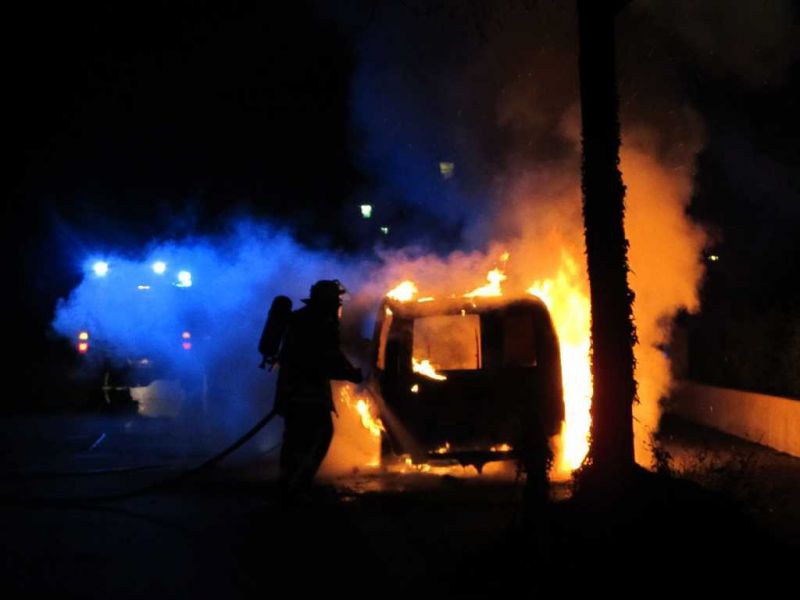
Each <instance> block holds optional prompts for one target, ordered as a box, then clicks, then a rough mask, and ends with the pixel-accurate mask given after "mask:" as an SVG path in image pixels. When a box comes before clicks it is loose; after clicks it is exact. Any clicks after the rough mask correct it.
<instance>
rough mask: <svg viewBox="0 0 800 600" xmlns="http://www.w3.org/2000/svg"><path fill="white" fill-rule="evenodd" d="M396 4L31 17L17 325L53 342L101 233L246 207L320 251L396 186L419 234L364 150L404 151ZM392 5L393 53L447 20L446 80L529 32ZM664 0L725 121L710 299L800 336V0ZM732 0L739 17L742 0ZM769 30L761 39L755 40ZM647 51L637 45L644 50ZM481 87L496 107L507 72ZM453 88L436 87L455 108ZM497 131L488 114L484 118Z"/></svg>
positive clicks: (21, 58)
mask: <svg viewBox="0 0 800 600" xmlns="http://www.w3.org/2000/svg"><path fill="white" fill-rule="evenodd" d="M377 4H380V3H372V2H367V1H363V2H359V1H355V0H354V1H352V2H346V3H335V4H333V5H327V4H326V3H312V2H290V3H283V4H282V5H279V6H276V5H275V4H274V3H267V2H249V1H242V2H210V1H194V2H189V1H173V2H145V3H141V2H137V3H133V2H93V1H90V2H79V3H60V4H56V5H52V4H50V3H36V2H29V3H24V4H20V5H17V6H15V7H14V8H12V9H10V12H7V13H6V16H5V21H6V25H7V28H8V30H9V32H10V33H9V35H8V36H7V40H6V43H7V44H8V50H7V51H6V58H7V66H6V68H5V70H4V75H5V77H4V79H5V85H4V88H5V90H6V94H5V95H6V99H7V100H9V99H10V108H8V109H7V112H6V115H7V124H6V129H5V138H6V140H7V147H8V148H9V149H10V154H11V169H9V170H8V171H7V172H8V173H9V177H8V179H7V180H6V181H7V190H6V201H5V207H6V208H5V211H6V215H5V219H4V225H5V235H4V239H5V241H6V244H7V249H6V256H7V259H6V261H7V262H6V264H7V271H8V272H9V275H10V278H9V280H8V281H9V283H8V284H7V285H8V289H7V296H6V299H7V302H9V303H10V306H9V308H10V310H11V311H12V314H18V315H19V316H20V318H18V319H17V318H15V319H14V321H13V326H12V330H13V333H12V336H13V338H14V339H16V340H17V343H19V344H20V345H21V346H28V345H30V346H31V348H36V347H38V346H37V343H38V342H40V341H41V340H42V339H44V336H45V332H46V325H45V324H46V323H47V322H48V320H49V318H50V315H51V312H52V308H53V305H54V302H55V299H56V298H57V297H59V296H62V295H64V294H65V293H66V292H68V291H69V289H70V288H71V287H72V286H74V285H75V284H76V283H77V281H78V280H79V278H80V270H79V268H78V267H77V266H76V265H75V263H74V261H73V260H72V258H71V257H72V254H73V250H74V246H73V245H74V244H83V243H85V241H86V239H87V232H90V236H91V237H92V242H93V243H94V244H95V245H97V246H99V247H102V246H104V245H105V246H111V245H114V246H115V247H117V248H119V247H126V248H130V249H131V250H134V249H135V248H137V247H139V246H141V245H142V244H144V243H145V242H147V241H148V240H150V239H151V238H153V237H155V236H164V237H178V236H181V235H185V234H188V233H196V232H209V231H214V230H215V228H217V227H219V226H220V223H221V222H222V221H224V219H225V218H226V217H228V216H231V215H235V214H237V213H244V214H248V215H252V216H257V217H263V218H268V219H270V220H273V221H275V222H278V223H281V224H286V225H287V226H289V227H290V228H292V230H293V231H294V233H295V235H296V237H297V238H298V239H299V240H300V241H301V242H303V243H305V244H308V245H310V246H312V247H314V246H320V247H335V248H343V249H346V250H350V251H355V250H359V249H363V247H360V246H363V240H362V239H359V237H358V236H356V235H355V233H357V232H354V231H353V229H352V227H351V226H350V223H351V221H352V217H353V214H354V211H356V210H357V206H358V204H359V202H361V201H362V200H363V199H364V198H367V197H370V194H372V193H374V192H375V191H376V190H377V191H378V192H379V195H381V197H384V198H388V199H389V203H390V204H396V205H397V208H396V209H393V210H395V212H394V213H393V215H394V217H393V218H395V220H396V221H397V224H398V227H400V226H401V222H402V219H403V215H404V214H405V213H404V210H407V206H408V203H406V202H405V199H404V198H403V196H413V193H411V192H410V191H409V190H408V189H407V188H405V187H403V185H402V184H397V182H398V181H402V180H403V177H405V175H404V176H403V177H400V178H397V179H392V177H385V178H383V179H381V177H379V176H378V175H377V173H378V172H379V171H380V169H377V170H376V169H374V168H372V166H371V163H370V161H369V160H365V154H367V151H366V150H365V149H371V150H369V152H371V156H390V154H387V153H386V152H384V154H380V153H381V151H382V148H381V146H380V144H378V145H376V144H375V143H374V138H373V141H372V142H370V138H369V136H368V135H366V134H365V131H364V128H365V125H364V124H365V123H371V122H372V121H370V118H372V117H373V116H374V114H378V112H376V111H374V110H373V112H372V113H369V114H368V116H367V117H364V118H360V117H359V115H363V114H365V112H366V111H364V110H362V108H363V107H362V104H359V103H360V102H361V100H360V98H362V96H360V95H358V94H357V91H358V86H359V78H363V77H365V76H369V74H370V72H371V71H370V70H369V69H365V68H363V65H364V64H366V63H367V62H368V59H370V58H372V57H371V55H370V53H371V52H373V51H374V48H375V40H374V38H376V37H380V36H379V35H376V28H378V31H380V29H379V28H380V27H381V25H380V23H381V14H380V13H381V11H382V8H380V7H377ZM393 4H394V5H396V6H395V8H394V9H393V10H400V11H405V13H406V16H405V18H404V19H403V20H398V24H397V28H399V29H398V30H399V31H400V35H399V39H404V38H407V39H408V44H409V47H408V49H403V48H402V47H399V46H398V45H397V44H395V46H394V47H392V48H387V49H386V54H387V55H391V54H392V53H400V54H402V53H404V52H408V53H412V52H422V51H423V50H420V48H421V47H422V46H421V45H420V44H418V39H416V38H415V36H416V35H417V34H419V31H418V30H438V31H439V32H440V34H439V35H438V37H431V38H429V39H430V40H434V41H432V42H430V46H429V51H430V52H431V53H435V54H437V55H441V56H445V57H446V58H444V59H443V60H442V61H441V62H439V63H436V64H434V63H433V62H432V63H431V67H430V68H431V72H432V73H433V75H432V76H431V78H432V79H435V69H437V68H439V69H447V68H448V65H449V64H450V63H451V62H452V63H453V64H455V63H456V62H457V61H458V58H459V57H461V56H462V55H466V56H467V57H469V56H471V55H477V54H479V53H480V52H481V51H482V49H483V48H484V47H485V46H487V45H490V44H492V43H494V42H496V41H497V40H498V39H502V38H503V37H504V36H505V35H506V33H505V32H507V31H509V30H510V29H513V28H514V26H513V25H511V24H509V23H504V22H503V15H504V14H505V13H504V11H502V10H499V11H497V14H495V13H494V12H492V10H490V9H475V10H474V11H471V10H469V9H463V5H462V4H459V3H453V2H434V3H420V2H397V3H393ZM497 4H498V5H503V6H505V5H507V4H519V6H520V7H521V8H520V10H523V11H529V12H530V13H531V14H535V11H536V10H537V5H550V4H553V3H552V2H545V1H542V2H539V3H537V2H519V3H507V2H501V3H497ZM637 4H638V6H636V5H637ZM661 4H663V3H660V2H639V3H637V2H636V0H634V2H633V6H632V7H629V9H627V10H628V11H633V13H632V16H629V17H626V18H627V21H625V23H624V24H623V25H622V26H621V27H622V28H623V29H624V28H625V27H628V28H630V27H631V26H632V25H636V23H638V22H640V21H642V22H644V21H646V22H647V23H646V24H645V25H644V26H643V27H646V28H650V29H652V30H653V31H656V30H658V31H660V32H661V34H660V36H652V37H651V39H654V40H659V41H660V42H663V44H662V46H661V48H660V49H658V50H656V51H655V52H656V53H661V55H662V60H663V61H664V63H665V64H666V63H670V72H671V74H670V79H669V81H670V84H669V85H670V86H672V88H671V90H670V92H669V93H676V94H678V95H680V96H681V98H682V100H683V99H685V100H686V101H687V102H690V103H691V105H692V106H693V109H694V110H696V111H697V113H698V114H699V115H700V116H701V118H702V121H703V124H704V125H703V138H704V139H703V142H702V150H701V151H700V153H699V155H698V159H697V163H696V165H697V169H696V177H695V196H694V200H693V203H692V206H691V207H690V212H691V214H692V215H693V216H695V217H696V218H697V219H699V220H700V221H701V222H703V223H704V224H706V225H707V226H708V228H709V229H710V230H711V231H712V234H713V235H714V236H715V239H716V240H717V242H716V243H715V245H714V246H713V247H712V248H709V249H708V252H709V253H710V254H711V253H713V254H717V255H719V256H720V260H719V261H717V262H715V263H713V264H712V263H710V264H709V267H710V269H709V275H708V278H707V281H706V285H705V288H704V290H703V298H704V303H705V306H706V311H708V312H715V311H716V312H717V313H719V312H720V311H722V312H725V315H726V319H728V321H722V322H720V323H716V324H714V327H716V328H717V329H724V328H725V323H728V324H729V325H731V324H732V323H736V322H739V320H740V319H743V318H744V319H746V318H748V315H749V316H750V317H752V316H754V315H756V316H757V315H764V314H766V313H771V312H774V313H775V315H776V316H775V317H774V318H773V320H774V321H775V326H776V327H778V326H779V325H780V323H784V324H785V326H784V329H787V328H788V329H790V330H791V328H792V327H795V328H796V330H797V331H800V316H798V312H800V309H798V306H800V294H798V292H797V289H798V288H800V286H797V281H798V280H800V265H799V264H798V258H799V257H800V248H798V237H799V236H798V225H800V149H799V148H800V146H798V143H797V141H798V139H800V120H799V119H798V118H797V110H798V106H800V86H799V82H800V64H798V62H797V56H798V55H797V47H796V41H794V40H795V39H796V38H797V36H795V35H794V33H796V31H797V14H798V13H799V12H800V11H798V3H797V2H776V3H774V4H775V5H776V6H778V8H779V9H780V10H778V9H776V10H774V11H764V17H763V19H764V21H763V23H762V22H761V21H760V20H759V19H761V16H759V15H760V13H759V12H758V11H757V10H756V9H752V10H750V8H748V10H742V11H741V12H742V14H741V15H738V16H737V15H734V18H732V19H731V22H732V25H730V26H728V25H726V24H725V23H721V24H720V25H719V30H717V29H715V26H716V25H715V21H714V20H715V19H716V17H717V16H718V15H719V14H722V13H718V12H715V10H714V7H717V8H718V9H719V10H726V9H725V8H724V6H725V5H724V3H720V2H709V3H708V5H709V6H710V7H712V8H710V9H709V10H708V11H707V12H706V13H705V14H704V13H703V12H702V11H697V10H691V9H688V8H687V6H690V5H691V3H687V2H678V3H672V5H671V6H672V8H671V10H670V13H669V14H670V16H669V17H666V16H664V15H665V14H666V13H664V11H663V7H661V8H659V5H661ZM734 4H736V6H738V3H730V5H734ZM757 4H760V3H755V2H745V3H742V6H744V5H747V6H748V7H750V6H751V5H753V6H755V5H757ZM730 5H729V9H727V10H728V11H729V12H730V13H735V12H737V11H738V9H737V8H736V7H733V6H730ZM429 6H431V7H434V8H429ZM343 7H344V8H343ZM398 7H399V8H398ZM720 7H722V8H720ZM651 9H652V10H651ZM683 9H685V10H684V11H683V12H682V10H683ZM476 11H477V12H476ZM753 11H755V12H753ZM498 15H499V16H498ZM754 15H755V16H754ZM384 22H385V20H384ZM409 23H411V25H410V26H409V25H408V24H409ZM442 23H444V24H447V25H449V24H452V25H453V27H452V29H451V28H449V27H445V28H442V27H441V25H442ZM654 24H655V25H654ZM407 26H408V27H410V29H409V30H408V31H404V30H403V29H402V28H403V27H407ZM742 31H744V32H747V33H746V35H745V36H744V37H742V35H741V32H742ZM709 32H713V35H711V34H709ZM750 34H752V38H753V40H755V41H754V42H753V43H752V44H751V45H748V41H749V40H750V38H749V37H748V36H749V35H750ZM419 35H420V36H421V35H422V34H419ZM426 39H428V38H426ZM698 40H700V42H698ZM763 40H772V41H773V42H774V43H772V42H769V43H760V41H763ZM386 43H387V45H389V44H391V43H393V42H392V41H391V40H389V38H387V42H386ZM532 44H533V45H534V47H536V46H537V44H539V42H537V41H536V40H533V41H532ZM547 44H548V43H545V42H541V44H540V45H541V46H542V47H544V48H547V47H548V45H547ZM550 47H556V48H557V47H558V44H555V45H553V44H550ZM462 50H463V52H462ZM637 50H641V47H640V46H635V47H633V49H631V45H630V44H629V45H627V46H626V43H625V42H624V41H622V42H621V44H620V52H621V53H623V55H624V56H627V55H628V54H635V53H636V51H637ZM573 52H574V49H573ZM544 57H545V58H547V53H546V52H545V53H544ZM539 60H543V58H542V56H539ZM625 60H626V59H625V58H624V57H623V58H622V59H621V68H620V70H621V85H620V91H621V95H622V98H621V105H622V107H623V110H625V107H626V106H627V105H628V104H630V103H632V104H636V102H637V101H638V100H636V99H633V100H631V99H630V98H626V93H627V92H628V91H630V90H631V89H633V90H634V91H635V90H636V89H637V88H636V86H631V85H630V83H629V81H628V79H627V76H628V74H627V73H626V71H625ZM448 61H450V62H448ZM571 64H572V63H570V62H567V63H566V66H565V67H563V68H565V69H567V68H569V66H570V65H571ZM566 73H567V75H565V78H566V79H565V81H566V83H565V84H564V85H565V86H567V87H569V86H570V85H572V83H570V79H571V77H572V75H571V71H566ZM574 76H575V77H577V73H575V74H574ZM673 77H674V78H673ZM654 79H657V76H656V77H654ZM387 82H388V83H387V85H391V84H392V83H393V80H391V79H387ZM674 82H678V84H677V85H675V84H674ZM394 83H396V82H394ZM467 83H469V85H471V86H473V87H474V95H475V97H476V98H479V97H480V96H481V95H487V94H491V93H492V91H491V90H492V88H491V86H492V85H495V84H496V83H497V82H492V81H485V80H483V81H480V80H473V81H467V80H466V79H465V80H463V81H462V85H466V84H467ZM431 86H434V87H435V85H434V84H431V83H430V81H429V80H427V79H425V78H423V77H420V78H417V79H413V80H412V79H409V80H408V85H407V86H405V85H403V86H400V87H399V88H398V90H397V95H398V96H402V94H403V93H405V92H404V91H407V90H408V89H411V90H414V91H415V92H418V94H417V95H418V96H420V95H424V94H425V92H426V90H427V89H429V88H431ZM645 87H646V86H645ZM678 88H679V91H676V89H678ZM643 89H645V88H643ZM647 89H652V88H647ZM462 91H463V88H462ZM446 93H449V92H448V91H447V90H437V91H436V93H433V92H432V94H433V98H434V99H435V98H441V97H444V96H443V95H444V94H446ZM633 96H634V95H633V94H631V98H632V97H633ZM431 103H432V104H434V105H435V104H436V103H435V100H432V101H431ZM475 103H476V105H477V106H480V102H479V101H478V100H476V101H475ZM626 103H628V104H626ZM410 104H411V105H413V102H412V103H410ZM642 104H647V102H642ZM441 106H444V105H441ZM459 106H461V105H459ZM462 108H463V111H464V114H470V113H469V111H470V110H471V109H472V110H477V109H475V108H474V107H472V108H471V106H470V102H469V101H468V100H467V101H465V102H463V107H462ZM635 109H636V107H635V106H634V110H635ZM442 110H444V109H442ZM456 112H458V114H459V115H461V114H462V113H461V109H459V111H456ZM411 114H413V111H411ZM436 114H437V113H436V106H434V108H432V109H431V111H430V112H428V114H427V115H426V114H423V113H421V112H420V113H419V123H418V125H419V129H420V130H424V131H428V132H429V133H430V137H431V139H434V138H435V139H436V147H437V148H441V147H446V148H449V152H450V154H451V155H455V157H456V158H458V159H459V162H458V164H459V165H461V164H473V165H478V164H488V163H489V162H491V160H493V159H492V158H483V157H496V156H501V155H503V152H510V151H511V150H513V148H512V147H511V146H510V145H509V144H506V143H505V142H498V141H497V140H496V139H495V138H496V137H497V135H498V134H497V133H494V134H485V135H483V137H482V138H481V143H482V153H471V151H467V150H463V146H464V143H463V139H462V140H460V141H459V138H458V136H450V137H448V136H447V135H444V134H441V135H440V134H439V133H440V132H437V131H435V130H436V127H435V124H436V122H437V120H436V119H432V117H431V115H436ZM453 114H455V112H454V113H453ZM439 117H440V118H441V119H442V120H447V119H448V118H449V114H443V115H439ZM474 118H475V120H476V121H479V120H480V117H479V116H478V115H475V117H474ZM426 119H427V120H426ZM624 123H625V120H624V118H623V125H624ZM494 124H495V121H494V120H493V119H489V120H488V121H487V122H482V124H481V129H482V130H483V131H484V133H485V130H486V129H489V128H490V127H491V126H493V125H494ZM411 128H412V129H413V124H412V125H411ZM373 133H374V132H373ZM462 133H463V132H462ZM466 133H467V134H469V133H470V132H469V130H467V131H466ZM403 135H405V132H403V131H396V132H393V133H392V136H396V138H395V137H392V136H386V137H385V139H384V140H383V142H382V143H383V144H384V145H391V143H393V140H394V139H402V137H403ZM378 137H379V136H378ZM539 139H540V140H541V139H546V138H543V137H542V138H539ZM404 141H405V140H404ZM408 145H409V146H410V145H412V143H411V142H409V144H408ZM548 147H549V148H550V149H551V151H552V152H556V151H557V149H556V150H553V146H552V145H551V146H548ZM460 149H461V150H460ZM462 150H463V151H462ZM459 152H461V154H459ZM420 154H421V155H424V154H425V153H424V152H423V151H420ZM445 154H446V153H445ZM431 156H433V154H431ZM539 158H541V157H539ZM545 158H547V157H545ZM402 172H403V173H404V174H407V177H409V178H411V179H413V181H414V182H415V185H416V182H417V181H418V180H419V178H417V177H415V173H416V171H415V170H414V167H413V166H407V165H403V170H402ZM472 172H473V173H474V174H475V175H474V177H473V181H472V182H471V183H472V186H471V189H472V190H473V191H474V190H475V189H479V188H480V184H481V182H482V181H485V180H487V179H488V178H489V176H488V175H486V174H483V173H479V168H478V167H477V166H476V167H475V168H474V169H472ZM378 179H381V181H377V180H378ZM387 182H388V183H387ZM392 184H395V185H394V187H392ZM473 195H474V196H477V195H479V194H473ZM393 198H397V202H393V200H392V199H393ZM447 206H448V207H450V206H451V205H450V204H448V205H447ZM452 206H453V207H456V208H454V210H455V212H456V213H458V211H459V210H461V211H462V213H459V215H457V216H456V217H455V218H454V219H453V220H452V222H446V223H445V222H443V220H441V219H438V220H437V219H434V222H435V223H437V224H434V225H431V227H432V228H433V229H436V228H437V227H439V228H440V229H437V231H439V233H437V236H438V238H440V239H448V240H453V241H455V242H457V241H458V240H460V239H461V237H460V236H461V233H462V232H463V230H464V223H465V222H466V220H468V219H469V214H470V211H475V210H478V209H476V208H475V207H476V206H479V203H478V202H477V201H473V200H471V199H470V198H466V197H465V199H463V201H462V200H460V199H459V201H458V202H455V201H454V202H453V203H452ZM404 207H406V208H404ZM431 210H432V211H433V212H434V213H435V210H434V209H431ZM464 215H466V216H464ZM441 232H444V233H441ZM404 241H405V240H404ZM75 254H77V252H75ZM787 319H789V321H790V323H789V324H786V320H787ZM792 319H794V321H793V324H792V322H791V320H792ZM731 326H732V327H733V325H731ZM32 340H37V343H34V342H33V341H32ZM798 347H800V341H799V342H798Z"/></svg>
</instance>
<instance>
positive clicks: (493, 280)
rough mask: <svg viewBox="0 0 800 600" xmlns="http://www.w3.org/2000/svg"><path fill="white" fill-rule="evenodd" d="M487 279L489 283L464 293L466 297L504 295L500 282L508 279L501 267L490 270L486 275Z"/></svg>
mask: <svg viewBox="0 0 800 600" xmlns="http://www.w3.org/2000/svg"><path fill="white" fill-rule="evenodd" d="M486 279H487V281H488V282H489V283H487V284H486V285H484V286H482V287H479V288H477V289H474V290H472V291H471V292H469V293H468V294H464V298H477V297H481V298H488V297H497V296H502V295H503V290H502V289H500V284H501V283H502V282H503V281H505V280H506V279H508V278H507V277H506V275H505V273H503V271H502V270H500V269H492V270H491V271H489V274H488V275H487V276H486Z"/></svg>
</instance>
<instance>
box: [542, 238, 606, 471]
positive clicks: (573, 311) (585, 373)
mask: <svg viewBox="0 0 800 600" xmlns="http://www.w3.org/2000/svg"><path fill="white" fill-rule="evenodd" d="M528 293H529V294H532V295H534V296H538V297H539V298H541V299H542V301H543V302H544V303H545V304H546V305H547V308H548V309H549V310H550V315H551V317H552V318H553V324H554V326H555V328H556V331H557V332H558V338H559V343H560V345H561V373H562V380H563V385H564V405H565V409H566V420H565V423H564V426H563V428H562V432H561V440H560V444H559V446H560V448H559V449H560V452H559V456H558V457H557V461H556V465H555V467H556V473H557V474H561V475H565V474H569V473H570V472H572V471H573V470H575V469H577V468H578V467H579V466H580V465H581V463H582V462H583V460H584V458H586V454H587V453H588V451H589V428H590V425H591V416H590V413H589V409H590V408H591V404H592V373H591V366H590V362H589V348H590V326H591V305H590V302H589V298H588V295H587V292H586V283H585V274H584V273H582V272H581V271H580V270H579V269H578V265H577V263H576V262H575V260H574V259H573V258H572V257H571V256H570V255H569V254H568V253H567V252H566V251H562V254H561V266H560V268H559V270H558V273H557V275H556V277H555V279H545V280H543V281H536V282H535V283H534V284H533V285H532V286H531V287H530V288H529V289H528Z"/></svg>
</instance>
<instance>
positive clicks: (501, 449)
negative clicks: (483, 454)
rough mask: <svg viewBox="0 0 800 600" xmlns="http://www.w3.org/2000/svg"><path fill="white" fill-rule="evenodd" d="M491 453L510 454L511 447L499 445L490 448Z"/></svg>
mask: <svg viewBox="0 0 800 600" xmlns="http://www.w3.org/2000/svg"><path fill="white" fill-rule="evenodd" d="M490 450H491V451H492V452H511V446H509V445H508V444H500V445H497V446H492V447H491V448H490Z"/></svg>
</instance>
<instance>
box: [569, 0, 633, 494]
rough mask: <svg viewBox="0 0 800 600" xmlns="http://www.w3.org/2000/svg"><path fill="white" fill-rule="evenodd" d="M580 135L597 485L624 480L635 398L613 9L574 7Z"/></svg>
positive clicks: (596, 4)
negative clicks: (578, 52) (577, 58)
mask: <svg viewBox="0 0 800 600" xmlns="http://www.w3.org/2000/svg"><path fill="white" fill-rule="evenodd" d="M577 2H578V28H579V43H580V58H579V69H580V88H581V118H582V130H583V131H582V135H583V166H582V177H583V180H582V187H583V218H584V227H585V235H586V254H587V262H588V271H589V283H590V289H591V302H592V376H593V378H594V396H593V400H592V428H591V449H590V451H589V458H590V464H589V467H588V468H587V475H592V477H591V479H595V477H594V476H597V479H598V480H599V481H606V482H608V481H611V480H615V479H618V476H619V475H622V474H624V473H628V472H630V470H631V468H632V467H633V464H634V462H633V461H634V459H633V402H634V400H635V398H636V382H635V380H634V374H633V373H634V356H633V344H634V343H636V330H635V328H634V325H633V320H632V302H633V292H632V291H631V289H630V287H628V280H627V275H628V258H627V250H628V241H627V239H626V238H625V230H624V225H623V219H624V212H625V207H624V199H625V186H624V185H623V183H622V175H621V174H620V171H619V147H620V128H619V118H618V114H617V104H618V103H617V87H616V74H615V64H614V18H615V14H616V12H617V10H618V8H619V7H620V5H621V4H620V3H619V2H607V1H603V0H577Z"/></svg>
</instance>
